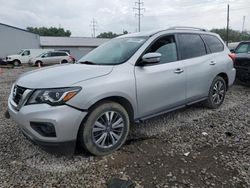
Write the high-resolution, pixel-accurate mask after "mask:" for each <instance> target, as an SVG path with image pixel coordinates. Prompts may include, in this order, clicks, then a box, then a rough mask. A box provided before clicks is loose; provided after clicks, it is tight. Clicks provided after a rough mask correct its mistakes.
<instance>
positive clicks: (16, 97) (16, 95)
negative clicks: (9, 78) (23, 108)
mask: <svg viewBox="0 0 250 188" xmlns="http://www.w3.org/2000/svg"><path fill="white" fill-rule="evenodd" d="M25 90H26V88H24V87H20V86H18V85H15V87H14V89H13V101H14V102H15V103H16V104H19V102H20V100H21V99H22V96H23V93H24V92H25Z"/></svg>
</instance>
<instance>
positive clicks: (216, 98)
mask: <svg viewBox="0 0 250 188" xmlns="http://www.w3.org/2000/svg"><path fill="white" fill-rule="evenodd" d="M225 92H226V90H225V85H224V83H223V82H222V81H221V80H218V81H217V82H215V84H214V87H213V94H212V101H213V103H214V104H220V103H221V102H222V101H223V99H224V96H225Z"/></svg>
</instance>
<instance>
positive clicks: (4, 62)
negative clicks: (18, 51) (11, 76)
mask: <svg viewBox="0 0 250 188" xmlns="http://www.w3.org/2000/svg"><path fill="white" fill-rule="evenodd" d="M0 65H7V62H6V61H5V60H4V59H3V58H1V57H0Z"/></svg>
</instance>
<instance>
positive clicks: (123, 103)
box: [88, 96, 135, 121]
mask: <svg viewBox="0 0 250 188" xmlns="http://www.w3.org/2000/svg"><path fill="white" fill-rule="evenodd" d="M106 101H110V102H116V103H118V104H120V105H121V106H122V107H124V108H125V110H126V111H127V112H128V115H129V119H130V121H134V116H135V111H134V108H133V105H132V103H131V102H130V101H129V100H128V99H126V98H125V97H122V96H109V97H105V98H102V99H99V100H98V101H96V102H95V103H94V104H92V105H91V106H90V107H89V108H88V111H90V112H91V111H92V110H93V109H94V108H96V107H97V106H99V105H100V104H102V103H105V102H106Z"/></svg>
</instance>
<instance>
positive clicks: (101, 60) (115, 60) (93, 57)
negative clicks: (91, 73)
mask: <svg viewBox="0 0 250 188" xmlns="http://www.w3.org/2000/svg"><path fill="white" fill-rule="evenodd" d="M146 39H147V38H146V37H130V38H117V39H113V40H110V41H109V42H107V43H105V44H103V45H101V46H99V47H98V48H96V49H94V50H93V51H91V52H90V53H88V54H87V55H85V56H83V57H82V58H81V59H80V60H79V61H78V63H86V64H95V65H116V64H120V63H124V62H125V61H127V60H128V59H129V58H130V57H131V56H132V55H133V54H134V53H135V52H136V51H137V50H138V49H139V48H140V47H141V45H142V44H143V43H144V42H145V41H146Z"/></svg>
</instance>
